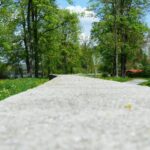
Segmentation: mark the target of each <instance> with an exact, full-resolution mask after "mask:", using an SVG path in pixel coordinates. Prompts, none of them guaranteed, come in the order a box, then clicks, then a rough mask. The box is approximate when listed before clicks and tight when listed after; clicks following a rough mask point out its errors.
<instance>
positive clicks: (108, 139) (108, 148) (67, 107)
mask: <svg viewBox="0 0 150 150" xmlns="http://www.w3.org/2000/svg"><path fill="white" fill-rule="evenodd" d="M0 150H150V88H148V87H143V86H137V85H130V84H126V83H119V82H114V81H107V80H101V79H95V78H88V77H79V76H71V75H68V76H59V77H58V78H55V79H54V80H52V81H50V82H47V83H45V84H44V85H42V86H40V87H37V88H35V89H32V90H28V91H27V92H24V93H21V94H18V95H16V96H13V97H10V98H8V99H6V100H5V101H2V102H0Z"/></svg>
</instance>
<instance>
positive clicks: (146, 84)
mask: <svg viewBox="0 0 150 150" xmlns="http://www.w3.org/2000/svg"><path fill="white" fill-rule="evenodd" d="M140 85H143V86H150V79H148V80H147V81H146V82H143V83H141V84H140Z"/></svg>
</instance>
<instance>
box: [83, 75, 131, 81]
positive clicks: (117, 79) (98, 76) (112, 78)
mask: <svg viewBox="0 0 150 150" xmlns="http://www.w3.org/2000/svg"><path fill="white" fill-rule="evenodd" d="M84 76H88V77H94V78H100V79H104V80H112V81H118V82H127V81H130V80H132V78H129V77H125V78H123V77H102V75H96V76H95V75H84Z"/></svg>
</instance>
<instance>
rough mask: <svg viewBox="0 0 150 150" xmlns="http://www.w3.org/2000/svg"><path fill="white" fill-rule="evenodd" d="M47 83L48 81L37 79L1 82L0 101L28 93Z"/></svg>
mask: <svg viewBox="0 0 150 150" xmlns="http://www.w3.org/2000/svg"><path fill="white" fill-rule="evenodd" d="M46 81H48V80H47V79H36V78H23V79H11V80H0V100H3V99H5V98H6V97H9V96H11V95H15V94H17V93H20V92H23V91H26V90H27V89H31V88H34V87H36V86H38V85H40V84H42V83H44V82H46Z"/></svg>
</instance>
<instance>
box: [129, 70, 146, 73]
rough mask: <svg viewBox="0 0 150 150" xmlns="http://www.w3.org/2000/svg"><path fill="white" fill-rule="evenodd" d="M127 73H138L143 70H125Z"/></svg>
mask: <svg viewBox="0 0 150 150" xmlns="http://www.w3.org/2000/svg"><path fill="white" fill-rule="evenodd" d="M127 72H131V73H140V72H143V70H140V69H130V70H127Z"/></svg>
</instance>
